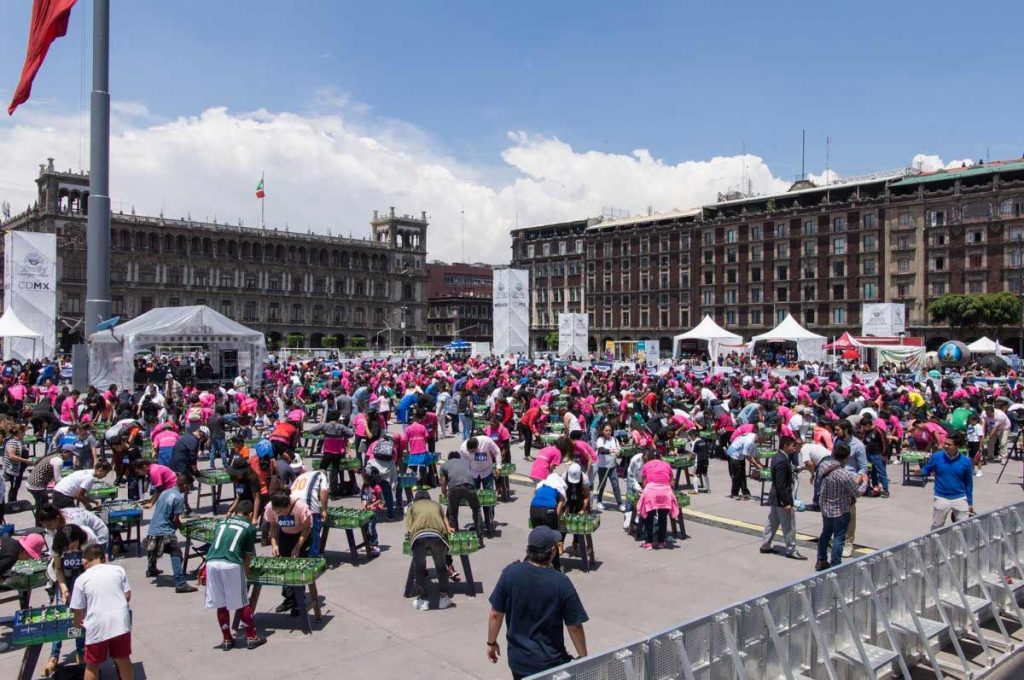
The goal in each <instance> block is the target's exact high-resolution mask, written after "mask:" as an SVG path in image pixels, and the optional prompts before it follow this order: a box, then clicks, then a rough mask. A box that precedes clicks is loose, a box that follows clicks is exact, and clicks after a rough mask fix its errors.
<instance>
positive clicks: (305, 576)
mask: <svg viewBox="0 0 1024 680" xmlns="http://www.w3.org/2000/svg"><path fill="white" fill-rule="evenodd" d="M325 571H327V560H325V559H323V558H322V557H254V558H253V559H252V560H251V561H250V562H249V573H248V575H247V577H246V581H247V583H248V585H249V589H250V590H249V607H250V608H251V609H252V611H253V614H255V613H256V607H257V605H258V604H259V601H260V594H261V593H262V592H263V586H282V587H290V588H293V589H294V593H295V602H296V604H297V609H298V610H299V614H300V617H301V618H302V619H303V622H304V624H305V626H304V627H305V630H306V634H307V635H308V634H310V633H312V632H313V623H312V621H310V619H309V608H308V607H307V606H306V602H305V596H306V591H308V592H309V597H310V600H312V605H313V614H314V616H315V617H316V621H317V622H318V623H319V622H320V621H322V620H323V612H321V611H320V594H319V593H318V592H317V588H316V582H317V579H319V578H320V577H321V576H323V574H324V572H325ZM238 624H239V620H238V614H237V613H236V614H235V621H234V627H235V628H237V627H238Z"/></svg>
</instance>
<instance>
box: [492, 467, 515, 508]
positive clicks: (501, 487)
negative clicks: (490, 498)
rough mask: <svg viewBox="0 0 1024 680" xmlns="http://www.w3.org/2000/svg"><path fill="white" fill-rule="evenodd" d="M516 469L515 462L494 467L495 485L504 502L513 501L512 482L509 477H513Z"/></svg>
mask: <svg viewBox="0 0 1024 680" xmlns="http://www.w3.org/2000/svg"><path fill="white" fill-rule="evenodd" d="M515 471H516V466H515V464H514V463H506V464H504V465H498V466H496V467H495V468H494V487H495V490H497V492H498V496H499V497H500V498H501V502H502V503H509V502H511V501H512V484H511V483H510V481H509V477H511V476H512V474H514V473H515Z"/></svg>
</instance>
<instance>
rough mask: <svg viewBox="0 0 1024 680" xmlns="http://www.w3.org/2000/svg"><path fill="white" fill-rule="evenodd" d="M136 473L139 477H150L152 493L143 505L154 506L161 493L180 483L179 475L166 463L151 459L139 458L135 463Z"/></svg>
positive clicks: (146, 506)
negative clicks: (161, 463)
mask: <svg viewBox="0 0 1024 680" xmlns="http://www.w3.org/2000/svg"><path fill="white" fill-rule="evenodd" d="M134 467H135V475H136V476H137V477H140V478H143V477H148V478H149V489H150V492H151V495H150V497H149V499H148V500H145V501H143V502H142V507H143V508H146V509H147V510H148V509H149V508H152V507H153V506H154V505H155V504H156V501H157V499H158V498H160V494H161V493H163V492H164V491H167V490H168V489H173V488H174V487H175V486H176V485H177V484H178V475H177V474H175V472H174V470H172V469H171V468H169V467H167V466H166V465H160V464H159V463H154V462H152V461H149V460H137V461H135V463H134Z"/></svg>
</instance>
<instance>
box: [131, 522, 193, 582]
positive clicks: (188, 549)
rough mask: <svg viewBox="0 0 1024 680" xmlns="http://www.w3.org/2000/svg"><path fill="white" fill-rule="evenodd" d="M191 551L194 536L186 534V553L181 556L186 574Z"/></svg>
mask: <svg viewBox="0 0 1024 680" xmlns="http://www.w3.org/2000/svg"><path fill="white" fill-rule="evenodd" d="M139 531H142V529H141V525H140V529H139ZM191 552H192V537H191V536H186V537H185V555H184V556H183V557H182V558H181V570H182V571H183V572H184V573H186V574H187V573H188V557H189V553H191Z"/></svg>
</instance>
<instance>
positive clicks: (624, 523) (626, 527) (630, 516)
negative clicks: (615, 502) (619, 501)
mask: <svg viewBox="0 0 1024 680" xmlns="http://www.w3.org/2000/svg"><path fill="white" fill-rule="evenodd" d="M632 522H633V513H632V512H627V513H626V515H625V516H624V517H623V518H622V530H623V531H629V525H630V524H631V523H632Z"/></svg>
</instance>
